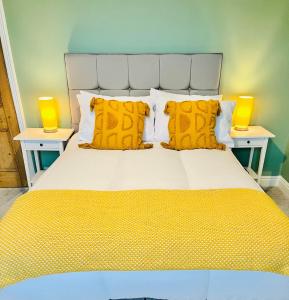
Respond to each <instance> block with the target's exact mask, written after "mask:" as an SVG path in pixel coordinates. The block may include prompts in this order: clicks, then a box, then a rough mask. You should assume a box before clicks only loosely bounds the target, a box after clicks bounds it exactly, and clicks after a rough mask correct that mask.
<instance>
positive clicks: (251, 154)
mask: <svg viewBox="0 0 289 300" xmlns="http://www.w3.org/2000/svg"><path fill="white" fill-rule="evenodd" d="M254 149H255V148H251V149H250V156H249V164H248V168H250V169H251V166H252V161H253V156H254Z"/></svg>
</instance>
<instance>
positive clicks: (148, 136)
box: [76, 91, 155, 143]
mask: <svg viewBox="0 0 289 300" xmlns="http://www.w3.org/2000/svg"><path fill="white" fill-rule="evenodd" d="M76 96H77V99H78V103H79V106H80V122H79V141H80V142H81V143H91V142H92V139H93V132H94V124H95V113H94V111H90V101H91V98H93V97H97V98H102V99H104V100H119V101H133V102H136V101H143V102H145V103H147V104H148V105H149V107H150V115H149V116H148V117H146V118H145V128H144V133H143V140H144V141H145V142H151V141H153V138H154V118H155V115H154V104H153V101H152V97H151V96H144V97H134V96H119V97H111V96H104V95H97V94H94V93H90V92H86V91H80V94H77V95H76Z"/></svg>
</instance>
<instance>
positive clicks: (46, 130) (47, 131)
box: [43, 128, 57, 133]
mask: <svg viewBox="0 0 289 300" xmlns="http://www.w3.org/2000/svg"><path fill="white" fill-rule="evenodd" d="M43 131H44V132H45V133H55V132H57V128H55V129H45V128H43Z"/></svg>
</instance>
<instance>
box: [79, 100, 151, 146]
mask: <svg viewBox="0 0 289 300" xmlns="http://www.w3.org/2000/svg"><path fill="white" fill-rule="evenodd" d="M90 108H91V110H94V112H95V128H94V135H93V141H92V143H91V144H80V145H79V147H81V148H94V149H108V150H129V149H131V150H132V149H147V148H151V147H152V144H144V143H143V141H142V136H143V131H144V118H145V117H146V116H148V115H149V112H150V108H149V106H148V104H147V103H143V102H141V101H138V102H132V101H126V102H121V101H117V100H104V99H102V98H92V100H91V103H90Z"/></svg>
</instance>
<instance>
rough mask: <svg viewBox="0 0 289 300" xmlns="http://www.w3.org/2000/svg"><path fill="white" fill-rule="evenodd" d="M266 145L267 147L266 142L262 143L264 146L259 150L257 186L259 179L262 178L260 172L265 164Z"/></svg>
mask: <svg viewBox="0 0 289 300" xmlns="http://www.w3.org/2000/svg"><path fill="white" fill-rule="evenodd" d="M267 145H268V140H267V141H266V142H264V146H263V147H262V148H261V153H260V160H259V166H258V177H257V182H258V183H259V184H260V183H261V177H262V172H263V167H264V162H265V155H266V151H267Z"/></svg>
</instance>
